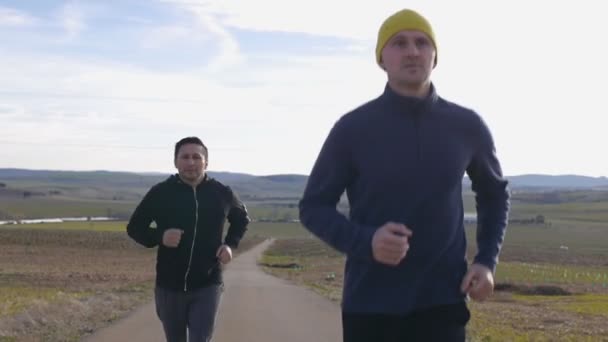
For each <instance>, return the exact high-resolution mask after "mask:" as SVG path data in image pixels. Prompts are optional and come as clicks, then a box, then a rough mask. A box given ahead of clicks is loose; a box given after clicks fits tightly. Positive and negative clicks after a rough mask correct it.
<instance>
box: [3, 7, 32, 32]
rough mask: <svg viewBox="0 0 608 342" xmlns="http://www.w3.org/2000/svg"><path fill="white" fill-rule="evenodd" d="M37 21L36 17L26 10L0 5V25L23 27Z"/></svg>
mask: <svg viewBox="0 0 608 342" xmlns="http://www.w3.org/2000/svg"><path fill="white" fill-rule="evenodd" d="M35 22H36V19H35V18H34V17H32V16H30V15H29V14H27V13H25V12H21V11H18V10H16V9H12V8H7V7H1V6H0V26H9V27H10V26H14V27H22V26H29V25H32V24H34V23H35Z"/></svg>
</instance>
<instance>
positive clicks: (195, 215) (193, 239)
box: [184, 188, 198, 292]
mask: <svg viewBox="0 0 608 342" xmlns="http://www.w3.org/2000/svg"><path fill="white" fill-rule="evenodd" d="M192 191H193V192H194V205H195V208H196V210H195V212H194V235H193V236H192V247H191V248H190V260H188V268H187V269H186V275H185V276H184V292H186V291H188V274H190V267H191V266H192V256H193V255H194V242H195V241H196V227H197V226H198V198H197V197H196V188H192Z"/></svg>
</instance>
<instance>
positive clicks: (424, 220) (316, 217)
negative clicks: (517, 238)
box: [300, 10, 509, 342]
mask: <svg viewBox="0 0 608 342" xmlns="http://www.w3.org/2000/svg"><path fill="white" fill-rule="evenodd" d="M437 51H438V50H437V40H436V38H435V33H434V31H433V29H432V27H431V25H430V23H429V22H428V21H427V20H426V19H425V18H424V17H422V16H421V15H420V14H418V13H416V12H415V11H412V10H402V11H399V12H397V13H395V14H393V15H392V16H390V17H389V18H388V19H386V21H385V22H384V23H383V24H382V26H381V27H380V31H379V33H378V43H377V46H376V62H377V63H378V65H379V66H380V67H381V68H382V69H383V70H384V71H385V72H386V74H387V78H388V82H387V85H386V87H385V89H384V93H383V94H382V95H380V96H379V97H378V98H376V99H373V100H372V101H370V102H368V103H366V104H364V105H362V106H360V107H359V108H357V109H355V110H353V111H351V112H350V113H347V114H345V115H343V116H342V117H341V118H340V119H339V120H338V121H337V122H336V124H335V125H334V127H333V128H332V130H331V132H330V133H329V136H328V137H327V139H326V141H325V143H324V145H323V147H322V149H321V152H320V153H319V156H318V158H317V161H316V163H315V165H314V167H313V169H312V172H311V174H310V177H309V179H308V184H307V185H306V189H305V192H304V195H303V197H302V200H301V201H300V219H301V221H302V223H303V224H304V226H305V227H306V228H307V229H309V230H310V231H311V232H313V233H314V234H315V235H316V236H318V237H319V238H321V239H322V240H323V241H325V242H326V243H328V244H329V245H331V246H332V247H334V248H335V249H337V250H339V251H342V252H344V253H345V254H346V256H347V259H346V267H345V275H344V289H343V296H342V323H343V335H344V341H345V342H359V341H361V342H376V341H378V342H387V341H388V342H390V341H395V342H397V341H442V342H446V341H464V340H465V326H466V324H467V322H468V320H469V317H470V314H469V310H468V308H467V305H466V299H467V298H468V297H470V298H472V299H475V300H480V301H482V300H484V299H486V298H487V297H488V296H490V295H491V294H492V292H493V287H494V276H493V273H494V270H495V267H496V264H497V262H498V254H499V252H500V249H501V245H502V242H503V239H504V234H505V230H506V226H507V217H508V211H509V192H508V187H507V181H506V180H505V179H504V178H503V175H502V170H501V166H500V163H499V161H498V159H497V157H496V152H495V147H494V142H493V139H492V135H491V133H490V130H489V129H488V127H487V125H486V124H485V123H484V121H483V120H482V118H481V117H480V116H479V115H478V114H477V113H475V112H474V111H472V110H470V109H467V108H464V107H461V106H459V105H457V104H455V103H452V102H449V101H447V100H445V99H443V98H441V97H439V96H438V94H437V92H436V90H435V87H434V86H433V84H432V82H431V80H430V77H431V72H432V71H433V69H434V68H435V66H436V65H437ZM465 173H466V174H468V176H469V178H470V179H471V183H472V189H473V191H474V192H475V193H476V202H477V203H476V204H477V216H478V225H477V248H478V253H477V255H475V257H474V260H473V262H472V265H470V266H469V265H468V262H467V260H466V245H467V242H466V236H465V231H464V223H463V216H464V210H463V203H462V179H463V177H464V175H465ZM344 191H346V193H347V196H348V200H349V206H350V211H349V215H348V218H347V217H346V216H344V215H343V214H341V213H340V212H339V211H338V210H337V209H336V205H337V203H338V201H339V200H340V197H341V196H342V194H343V192H344Z"/></svg>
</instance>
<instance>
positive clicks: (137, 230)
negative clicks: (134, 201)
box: [127, 187, 162, 247]
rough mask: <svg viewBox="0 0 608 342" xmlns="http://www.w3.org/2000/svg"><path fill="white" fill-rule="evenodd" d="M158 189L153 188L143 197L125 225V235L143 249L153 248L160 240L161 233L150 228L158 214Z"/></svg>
mask: <svg viewBox="0 0 608 342" xmlns="http://www.w3.org/2000/svg"><path fill="white" fill-rule="evenodd" d="M158 200H159V195H158V188H156V187H154V188H152V189H151V190H150V191H148V193H147V194H146V195H145V196H144V198H143V200H142V201H141V202H140V203H139V205H138V206H137V208H135V211H134V212H133V215H131V219H130V220H129V223H128V224H127V234H128V235H129V236H130V237H131V238H132V239H133V240H135V241H136V242H137V243H139V244H141V245H143V246H145V247H155V246H157V245H159V244H160V242H161V240H162V236H161V232H160V231H158V230H157V229H156V228H152V227H150V224H151V223H152V222H153V221H154V215H155V213H157V212H158V208H159V206H158Z"/></svg>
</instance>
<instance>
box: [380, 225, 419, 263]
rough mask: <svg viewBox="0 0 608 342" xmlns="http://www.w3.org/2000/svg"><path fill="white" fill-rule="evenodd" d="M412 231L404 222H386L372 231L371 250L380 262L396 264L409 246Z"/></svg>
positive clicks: (403, 256)
mask: <svg viewBox="0 0 608 342" xmlns="http://www.w3.org/2000/svg"><path fill="white" fill-rule="evenodd" d="M411 236H412V231H411V230H409V229H408V228H407V227H406V226H405V225H404V224H401V223H394V222H387V223H385V224H384V225H383V226H382V227H380V228H378V230H377V231H376V232H375V233H374V237H373V238H372V252H373V255H374V259H375V260H376V261H377V262H379V263H382V264H386V265H390V266H397V265H398V264H399V263H400V262H401V260H403V258H405V255H406V254H407V251H408V249H409V248H410V243H409V241H410V237H411Z"/></svg>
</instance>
